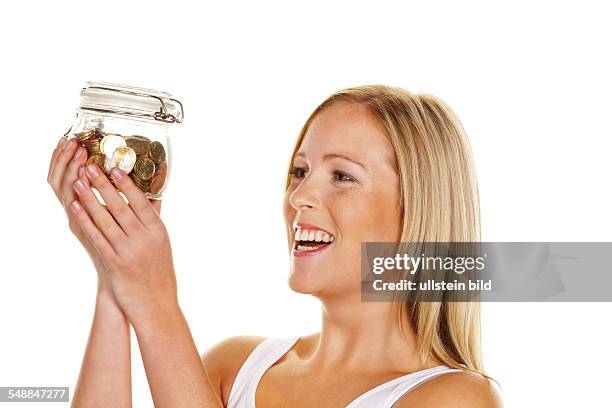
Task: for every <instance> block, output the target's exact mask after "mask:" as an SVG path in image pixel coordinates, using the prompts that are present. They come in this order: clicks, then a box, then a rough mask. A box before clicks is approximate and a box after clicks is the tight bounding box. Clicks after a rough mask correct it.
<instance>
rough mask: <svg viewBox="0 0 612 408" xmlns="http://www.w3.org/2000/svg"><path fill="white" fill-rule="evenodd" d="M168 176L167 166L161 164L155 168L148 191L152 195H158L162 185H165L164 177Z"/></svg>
mask: <svg viewBox="0 0 612 408" xmlns="http://www.w3.org/2000/svg"><path fill="white" fill-rule="evenodd" d="M167 174H168V165H167V164H166V163H162V164H160V165H159V166H158V167H157V170H156V171H155V174H154V175H153V178H151V187H150V191H151V193H153V194H159V193H160V191H161V190H162V188H163V187H164V184H166V175H167Z"/></svg>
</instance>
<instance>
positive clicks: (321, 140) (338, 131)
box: [298, 102, 395, 165]
mask: <svg viewBox="0 0 612 408" xmlns="http://www.w3.org/2000/svg"><path fill="white" fill-rule="evenodd" d="M298 152H301V153H304V154H305V155H306V157H307V158H309V159H317V158H318V157H321V156H323V155H324V154H326V153H332V152H333V153H344V154H347V155H349V156H351V157H352V158H354V159H356V160H358V161H360V162H361V163H363V164H364V165H367V164H368V163H370V164H373V163H374V162H380V161H384V162H387V163H388V164H390V165H392V163H394V161H395V159H394V158H395V155H394V152H393V148H392V146H391V143H390V142H389V140H388V137H387V135H386V133H385V130H384V128H383V127H382V125H380V123H379V122H378V121H377V120H376V118H375V117H374V115H373V114H372V113H371V112H370V111H369V110H368V108H367V107H366V106H364V105H361V104H358V103H349V102H336V103H333V104H332V105H330V106H328V107H326V108H325V109H323V110H322V111H321V112H319V113H318V114H317V116H316V117H315V118H314V120H313V121H312V122H311V123H310V126H309V127H308V130H307V131H306V134H305V135H304V139H303V140H302V143H301V145H300V148H299V149H298Z"/></svg>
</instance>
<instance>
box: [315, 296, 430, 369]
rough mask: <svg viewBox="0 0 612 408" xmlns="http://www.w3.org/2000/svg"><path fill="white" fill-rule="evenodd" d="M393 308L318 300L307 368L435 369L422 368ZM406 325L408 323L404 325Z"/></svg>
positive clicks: (409, 333) (385, 304) (411, 337)
mask: <svg viewBox="0 0 612 408" xmlns="http://www.w3.org/2000/svg"><path fill="white" fill-rule="evenodd" d="M396 306H397V304H394V303H392V302H362V301H361V298H360V296H357V297H356V298H355V297H352V298H351V299H346V298H344V299H321V313H322V326H321V332H320V334H319V335H318V337H317V336H316V335H315V336H314V340H313V345H312V348H311V347H309V349H310V350H311V351H310V352H308V353H307V354H308V356H309V357H307V360H308V364H310V365H311V366H312V367H317V368H319V369H325V368H329V369H333V370H343V369H347V370H351V371H355V370H357V371H369V372H372V371H377V370H378V371H380V370H383V369H384V370H389V369H391V370H397V371H400V372H412V371H418V370H421V369H423V368H427V367H432V366H434V365H437V364H436V362H435V361H431V360H430V361H427V362H425V364H423V363H422V362H421V361H419V358H418V354H417V351H416V344H417V342H416V336H415V333H414V331H413V330H412V328H411V327H410V325H409V324H406V325H405V330H406V332H405V333H402V331H401V329H400V326H399V321H398V316H397V307H396ZM406 323H408V322H406Z"/></svg>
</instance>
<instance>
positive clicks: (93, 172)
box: [87, 164, 100, 177]
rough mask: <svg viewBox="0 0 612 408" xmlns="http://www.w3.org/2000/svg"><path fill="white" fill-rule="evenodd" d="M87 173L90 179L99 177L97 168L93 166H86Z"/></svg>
mask: <svg viewBox="0 0 612 408" xmlns="http://www.w3.org/2000/svg"><path fill="white" fill-rule="evenodd" d="M87 172H88V173H89V175H90V176H91V177H98V176H99V175H100V172H99V171H98V166H97V165H95V164H90V165H89V166H87Z"/></svg>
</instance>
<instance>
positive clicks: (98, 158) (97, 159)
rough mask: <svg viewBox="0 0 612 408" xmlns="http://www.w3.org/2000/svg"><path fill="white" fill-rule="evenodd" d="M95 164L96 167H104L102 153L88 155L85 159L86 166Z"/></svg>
mask: <svg viewBox="0 0 612 408" xmlns="http://www.w3.org/2000/svg"><path fill="white" fill-rule="evenodd" d="M92 163H93V164H97V165H98V167H100V169H102V170H103V169H104V155H103V154H94V155H93V156H89V158H88V159H87V163H85V165H86V166H89V165H90V164H92Z"/></svg>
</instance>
